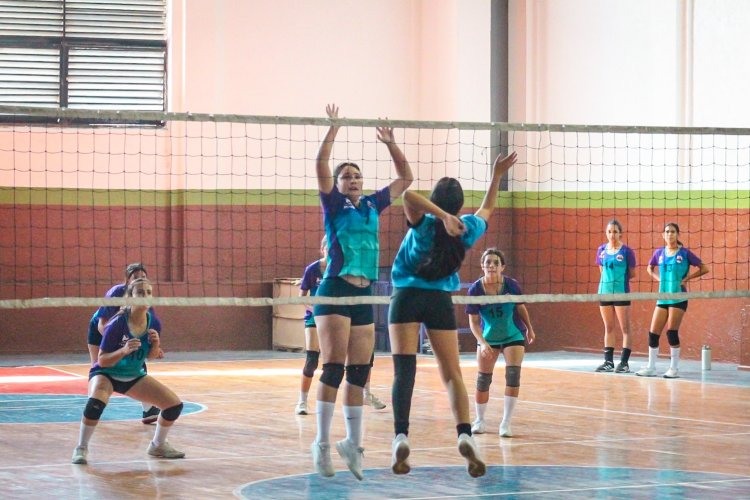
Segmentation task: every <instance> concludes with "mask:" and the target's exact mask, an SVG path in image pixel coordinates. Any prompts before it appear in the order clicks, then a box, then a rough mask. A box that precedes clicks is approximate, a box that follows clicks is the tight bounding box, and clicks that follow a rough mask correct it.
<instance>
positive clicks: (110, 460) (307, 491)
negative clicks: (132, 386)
mask: <svg viewBox="0 0 750 500" xmlns="http://www.w3.org/2000/svg"><path fill="white" fill-rule="evenodd" d="M641 361H642V360H638V359H634V360H632V361H631V369H638V368H639V367H640V365H641V364H642V363H641ZM599 362H600V360H599V356H593V355H589V354H580V353H563V352H557V353H530V354H528V355H527V359H526V361H525V362H524V368H523V372H522V377H521V380H522V381H521V397H520V399H519V402H518V405H517V407H516V412H515V415H514V419H513V430H514V434H515V435H514V437H513V438H511V439H507V438H500V437H499V436H498V435H497V426H498V424H499V421H500V417H501V413H502V387H503V385H504V376H503V369H502V365H501V364H499V365H498V368H497V369H496V372H495V379H494V383H493V386H492V388H491V396H492V399H491V400H490V407H489V408H488V417H489V419H488V423H489V427H490V432H489V433H488V434H483V435H480V436H477V441H478V443H479V444H480V446H481V450H482V454H483V456H484V458H485V460H486V462H487V464H488V466H489V467H488V473H487V475H486V476H485V477H483V478H480V479H472V478H471V477H469V475H468V474H467V473H466V471H465V467H464V461H463V459H462V458H461V457H460V456H459V454H458V452H457V450H456V434H455V426H454V422H453V419H452V417H451V412H450V408H449V406H448V401H447V397H446V394H445V391H444V390H443V387H442V385H441V383H440V380H439V377H438V374H437V368H436V365H435V362H434V359H433V358H432V357H431V356H420V357H419V364H418V372H417V383H416V389H415V394H414V401H413V405H412V421H411V432H410V437H409V439H410V443H411V447H412V454H411V458H410V463H411V465H412V473H411V474H409V475H407V476H394V475H393V474H391V472H390V468H389V465H390V453H391V450H390V448H391V439H392V438H393V435H392V414H391V408H390V381H391V374H392V365H391V359H390V356H388V355H382V356H379V357H377V359H376V361H375V367H374V371H373V377H372V385H373V392H374V393H376V394H377V395H378V396H379V397H380V398H381V399H383V401H384V402H386V403H387V404H388V408H386V409H385V410H380V411H376V410H373V409H372V408H369V407H366V410H365V431H364V432H365V435H364V446H365V458H364V462H363V467H364V469H365V479H364V481H361V482H359V481H357V480H356V479H355V478H354V477H353V476H352V475H351V474H350V473H349V471H348V470H347V469H346V467H345V466H344V464H343V463H342V462H341V460H340V459H339V457H338V456H337V455H336V453H335V451H334V453H333V460H334V465H335V466H336V468H337V474H336V476H335V477H334V478H330V479H325V478H321V477H318V476H317V474H315V473H313V472H312V463H311V458H310V452H309V447H310V443H311V442H312V440H313V439H314V437H315V416H314V415H308V416H296V415H294V413H293V409H294V404H295V402H296V400H297V395H298V390H299V376H300V372H301V369H302V364H303V358H302V355H301V354H295V353H279V352H244V353H237V352H232V353H172V354H168V358H167V359H165V360H163V361H159V362H154V363H150V364H149V372H150V373H151V374H152V375H154V376H155V377H157V378H158V379H159V380H161V381H162V382H164V383H166V384H167V385H168V386H170V387H171V388H172V389H174V390H175V392H177V393H178V394H179V395H180V396H181V397H182V399H183V401H185V403H186V409H185V412H184V413H183V415H182V416H181V417H180V419H179V420H178V421H177V423H176V424H175V426H174V427H173V429H172V431H171V432H170V435H169V439H170V442H171V443H172V444H173V445H174V446H175V447H176V448H178V449H181V450H184V451H185V452H186V453H187V457H186V458H185V459H183V460H173V461H170V460H159V459H153V458H149V457H148V456H147V455H146V447H147V446H148V443H149V440H150V439H151V437H152V434H153V430H154V427H153V426H147V425H143V424H141V422H140V412H141V408H140V404H138V403H135V402H133V401H131V400H130V399H128V398H124V397H123V398H115V399H113V400H112V401H111V403H110V405H109V406H108V407H107V409H106V410H105V415H104V418H103V420H102V421H101V422H100V424H99V427H98V428H97V431H96V433H95V434H94V437H93V439H92V441H91V445H90V451H89V464H88V465H85V466H77V465H72V464H71V463H70V457H71V454H72V452H73V448H74V447H75V445H76V441H77V436H78V426H79V420H80V416H81V412H82V411H83V406H84V405H85V401H86V396H85V394H86V374H87V372H88V366H87V364H86V357H85V355H82V356H54V357H47V358H44V357H25V358H23V357H12V358H11V357H7V356H5V357H0V449H1V450H2V454H0V498H40V497H44V496H48V497H53V498H61V499H65V498H84V499H87V498H92V499H93V498H96V499H106V498H138V499H143V498H165V499H166V498H170V499H171V498H186V499H188V498H189V499H211V498H238V497H239V498H252V499H258V498H290V499H291V498H325V499H329V498H363V499H364V498H410V499H415V498H423V499H426V498H430V499H434V498H483V499H486V498H515V497H518V498H549V499H553V498H554V499H559V498H585V497H588V498H591V497H596V498H628V499H632V498H711V499H718V498H727V499H729V498H731V499H737V498H743V497H744V498H750V373H748V372H741V371H737V370H736V367H734V366H731V365H722V364H718V363H714V366H713V368H714V369H713V370H712V371H711V372H701V371H700V366H699V363H698V362H689V361H683V362H682V365H681V372H682V373H681V374H682V375H683V378H681V379H676V380H666V379H663V378H650V379H644V378H640V377H636V376H634V375H633V374H623V375H621V374H611V373H607V374H603V373H594V372H593V368H594V367H595V366H596V365H597V364H598V363H599ZM667 363H668V361H666V360H660V361H659V368H660V369H661V370H662V371H663V369H665V368H666V365H667ZM462 365H463V367H464V368H463V372H464V379H465V382H466V385H467V387H468V388H469V394H470V395H473V386H474V381H475V377H476V364H475V363H474V359H473V356H471V355H464V356H463V357H462ZM316 383H317V381H316V382H314V384H313V392H312V393H311V397H310V401H309V403H311V407H312V409H314V388H315V384H316ZM471 407H472V415H473V413H474V410H473V403H472V405H471ZM343 435H344V426H343V417H342V415H341V410H340V403H339V406H337V410H336V415H335V417H334V427H333V432H332V439H333V440H338V439H341V438H342V437H343Z"/></svg>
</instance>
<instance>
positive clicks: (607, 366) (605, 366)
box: [596, 361, 615, 372]
mask: <svg viewBox="0 0 750 500" xmlns="http://www.w3.org/2000/svg"><path fill="white" fill-rule="evenodd" d="M614 369H615V364H614V363H613V362H611V361H605V362H604V363H602V364H600V365H599V366H597V367H596V371H598V372H611V371H614Z"/></svg>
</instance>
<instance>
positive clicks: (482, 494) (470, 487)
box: [236, 466, 750, 500]
mask: <svg viewBox="0 0 750 500" xmlns="http://www.w3.org/2000/svg"><path fill="white" fill-rule="evenodd" d="M364 476H365V478H364V480H363V481H357V480H356V479H355V478H354V477H353V476H352V475H351V474H350V473H349V472H348V471H347V472H338V473H336V476H335V477H333V478H323V477H321V476H319V475H318V474H304V475H299V476H287V477H280V478H277V479H269V480H265V481H257V482H254V483H250V484H247V485H244V486H242V487H240V488H238V490H237V491H236V493H237V495H238V496H239V497H240V498H247V499H250V498H252V499H258V498H274V499H299V498H310V499H312V498H315V499H319V498H325V499H330V500H333V499H344V498H346V499H376V498H377V499H382V498H404V499H407V498H408V499H419V498H421V499H428V498H429V499H436V498H483V499H486V498H515V497H518V498H549V499H553V498H554V499H574V498H575V499H580V498H584V497H587V498H607V499H618V498H622V499H640V498H643V499H654V498H710V499H712V500H719V499H732V500H734V499H737V498H747V495H748V491H750V477H741V476H733V475H729V474H715V473H709V472H688V471H679V470H653V469H631V468H621V467H557V466H542V467H539V466H489V467H487V474H486V475H485V476H484V477H481V478H479V479H472V478H471V477H469V475H468V474H467V473H466V469H465V468H464V467H460V466H451V467H417V468H414V469H412V471H411V473H410V474H407V475H405V476H396V475H394V474H393V473H392V472H391V470H390V469H369V470H365V471H364Z"/></svg>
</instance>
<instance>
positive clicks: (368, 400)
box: [362, 391, 385, 410]
mask: <svg viewBox="0 0 750 500" xmlns="http://www.w3.org/2000/svg"><path fill="white" fill-rule="evenodd" d="M362 402H363V403H364V404H366V405H367V406H372V407H373V408H375V409H376V410H382V409H384V408H385V403H383V402H382V401H381V400H380V398H378V397H377V396H376V395H375V394H373V393H371V392H369V391H368V392H365V394H364V398H363V400H362Z"/></svg>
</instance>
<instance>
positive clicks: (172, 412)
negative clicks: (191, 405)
mask: <svg viewBox="0 0 750 500" xmlns="http://www.w3.org/2000/svg"><path fill="white" fill-rule="evenodd" d="M183 406H184V405H183V404H182V403H180V404H178V405H174V406H170V407H169V408H167V409H166V410H162V411H161V416H162V417H164V420H166V421H167V422H174V421H175V420H177V417H179V416H180V413H182V407H183Z"/></svg>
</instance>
